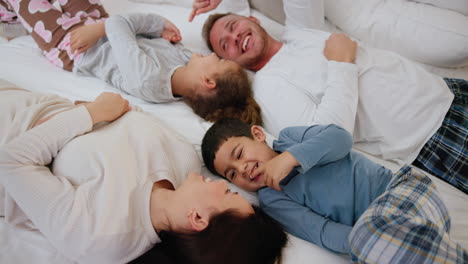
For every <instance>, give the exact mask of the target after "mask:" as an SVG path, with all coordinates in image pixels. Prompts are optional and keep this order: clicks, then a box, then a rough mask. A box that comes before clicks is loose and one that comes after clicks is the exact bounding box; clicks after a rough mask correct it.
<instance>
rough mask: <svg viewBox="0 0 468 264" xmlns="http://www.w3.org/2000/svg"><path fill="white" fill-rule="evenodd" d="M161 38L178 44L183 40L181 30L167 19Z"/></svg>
mask: <svg viewBox="0 0 468 264" xmlns="http://www.w3.org/2000/svg"><path fill="white" fill-rule="evenodd" d="M161 37H162V38H164V39H166V40H168V41H170V42H171V43H177V42H179V41H181V40H182V37H181V35H180V31H179V29H178V28H177V27H176V25H174V24H172V22H171V21H169V20H167V19H164V27H163V32H162V34H161Z"/></svg>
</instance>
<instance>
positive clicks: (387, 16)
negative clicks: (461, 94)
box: [325, 0, 468, 67]
mask: <svg viewBox="0 0 468 264" xmlns="http://www.w3.org/2000/svg"><path fill="white" fill-rule="evenodd" d="M461 1H467V0H461ZM325 14H326V16H327V18H328V19H329V20H330V21H331V22H332V23H333V24H335V25H337V26H338V27H340V28H341V29H342V30H343V31H344V32H345V33H347V34H349V35H351V36H353V37H355V38H358V39H359V40H361V41H364V42H366V43H368V44H370V45H371V46H374V47H377V48H382V49H387V50H392V51H395V52H397V53H400V54H401V55H403V56H406V57H408V58H411V59H413V60H416V61H420V62H423V63H426V64H431V65H435V66H442V67H457V66H465V65H468V17H467V16H464V15H462V14H461V13H458V12H455V11H451V10H447V9H442V8H438V7H434V6H432V5H426V4H421V3H416V2H412V1H407V0H392V1H386V0H354V1H349V0H327V1H325Z"/></svg>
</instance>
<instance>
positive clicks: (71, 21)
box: [57, 15, 81, 30]
mask: <svg viewBox="0 0 468 264" xmlns="http://www.w3.org/2000/svg"><path fill="white" fill-rule="evenodd" d="M80 21H81V18H80V17H79V16H75V17H69V16H66V15H62V17H60V18H58V19H57V24H59V25H61V26H62V28H63V29H65V30H67V29H69V28H70V27H72V26H73V25H76V24H78V23H80Z"/></svg>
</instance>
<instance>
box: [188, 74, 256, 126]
mask: <svg viewBox="0 0 468 264" xmlns="http://www.w3.org/2000/svg"><path fill="white" fill-rule="evenodd" d="M215 78H216V92H215V94H214V95H212V96H202V95H199V94H195V95H192V96H186V97H185V98H184V99H185V102H186V103H187V104H188V105H189V106H190V107H191V108H192V109H193V111H194V112H195V113H196V114H197V115H199V116H201V117H202V118H203V119H205V120H207V121H210V122H216V121H218V120H220V119H222V118H237V119H240V120H242V121H244V122H246V123H247V124H249V125H262V123H263V122H262V117H261V109H260V106H259V105H258V104H257V102H256V101H255V99H254V98H253V96H252V89H251V83H250V80H249V77H248V76H247V73H246V72H245V70H243V69H242V68H241V67H240V66H238V67H237V68H236V69H230V70H228V71H226V72H225V73H223V74H219V75H218V76H215Z"/></svg>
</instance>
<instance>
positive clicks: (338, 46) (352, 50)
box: [323, 33, 357, 63]
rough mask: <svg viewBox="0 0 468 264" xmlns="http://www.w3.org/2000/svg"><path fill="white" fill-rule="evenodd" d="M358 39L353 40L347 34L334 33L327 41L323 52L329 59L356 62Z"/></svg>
mask: <svg viewBox="0 0 468 264" xmlns="http://www.w3.org/2000/svg"><path fill="white" fill-rule="evenodd" d="M356 49H357V43H356V41H352V40H351V39H350V38H349V37H348V36H346V35H345V34H342V33H340V34H336V33H333V34H332V35H331V36H330V38H328V39H327V41H326V42H325V49H324V50H323V54H324V55H325V58H327V59H328V60H333V61H338V62H348V63H354V60H355V59H356Z"/></svg>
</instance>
